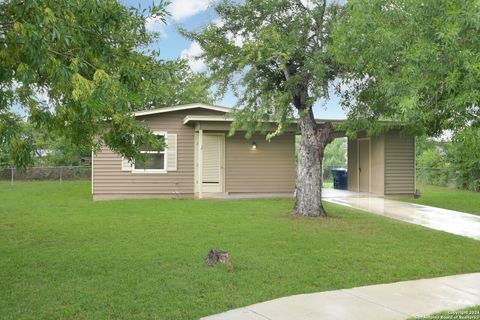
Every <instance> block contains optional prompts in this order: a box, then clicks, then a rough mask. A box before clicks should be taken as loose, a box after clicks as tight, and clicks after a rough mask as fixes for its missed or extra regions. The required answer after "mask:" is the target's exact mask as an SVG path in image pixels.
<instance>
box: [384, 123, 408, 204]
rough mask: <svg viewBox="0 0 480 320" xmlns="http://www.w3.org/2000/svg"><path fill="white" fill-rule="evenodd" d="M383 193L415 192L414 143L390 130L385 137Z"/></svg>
mask: <svg viewBox="0 0 480 320" xmlns="http://www.w3.org/2000/svg"><path fill="white" fill-rule="evenodd" d="M385 139H386V140H385V194H399V195H400V194H413V193H414V192H415V143H414V138H413V137H411V136H402V135H401V134H400V133H399V132H398V131H392V132H390V133H388V134H387V135H386V138H385Z"/></svg>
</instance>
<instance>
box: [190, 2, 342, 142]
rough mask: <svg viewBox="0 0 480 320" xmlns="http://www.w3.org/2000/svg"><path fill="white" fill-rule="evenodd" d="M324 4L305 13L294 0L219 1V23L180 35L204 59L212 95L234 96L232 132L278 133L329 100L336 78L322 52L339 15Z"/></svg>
mask: <svg viewBox="0 0 480 320" xmlns="http://www.w3.org/2000/svg"><path fill="white" fill-rule="evenodd" d="M339 8H340V7H339V6H337V5H335V4H329V5H326V7H324V6H323V1H316V4H315V5H312V6H309V7H305V6H304V5H303V4H302V2H301V1H289V0H247V1H244V2H241V3H237V2H233V1H221V2H219V3H218V4H217V5H216V6H215V10H216V12H217V14H218V16H219V19H218V20H219V21H216V22H213V23H210V24H209V25H207V26H205V27H203V28H202V30H201V31H199V32H189V31H187V30H184V29H182V30H181V32H182V33H183V34H184V35H185V36H187V37H188V38H190V39H191V40H194V41H197V42H198V43H199V44H200V45H201V47H202V48H203V49H204V50H205V55H204V58H205V60H206V63H207V65H208V67H209V70H210V71H211V78H212V79H213V81H214V82H215V84H216V85H217V86H218V89H219V92H221V93H222V92H225V91H226V88H231V89H232V90H233V91H234V92H235V93H236V96H237V98H238V103H237V108H236V109H237V110H236V117H235V122H234V124H233V127H232V128H233V130H235V128H240V127H243V128H247V129H248V132H247V135H251V134H252V133H253V132H254V131H256V130H260V131H262V130H265V129H266V124H265V121H277V122H278V123H279V124H278V127H277V130H275V131H274V133H273V135H279V134H281V133H282V132H283V131H284V129H285V128H286V127H287V123H288V122H289V119H291V118H292V117H293V116H294V114H295V112H297V111H298V110H300V109H302V110H303V109H311V107H312V106H313V104H314V103H315V101H317V100H318V99H320V98H328V86H329V83H330V82H331V81H333V80H334V79H335V75H336V74H337V72H338V69H337V67H336V65H335V64H334V63H333V59H332V58H331V57H330V56H329V51H328V50H327V47H328V45H329V43H330V42H331V40H330V26H331V24H330V22H331V21H334V20H335V19H336V18H337V17H338V16H339V15H340V14H341V10H340V9H339Z"/></svg>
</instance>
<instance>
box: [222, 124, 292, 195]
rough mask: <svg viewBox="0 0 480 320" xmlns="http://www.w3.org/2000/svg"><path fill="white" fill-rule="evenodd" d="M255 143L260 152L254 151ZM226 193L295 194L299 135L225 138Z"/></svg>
mask: <svg viewBox="0 0 480 320" xmlns="http://www.w3.org/2000/svg"><path fill="white" fill-rule="evenodd" d="M252 141H255V142H256V144H257V149H256V150H251V143H252ZM225 183H226V185H225V191H226V192H229V193H261V192H264V193H293V191H294V189H295V135H294V134H292V133H286V134H284V135H282V136H279V137H276V138H273V139H272V140H271V142H267V141H265V137H263V136H261V135H255V136H254V137H253V138H252V139H250V140H247V139H245V138H244V135H243V133H238V134H236V135H235V136H233V137H227V138H226V139H225Z"/></svg>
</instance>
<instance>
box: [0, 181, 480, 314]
mask: <svg viewBox="0 0 480 320" xmlns="http://www.w3.org/2000/svg"><path fill="white" fill-rule="evenodd" d="M325 206H326V208H327V210H328V211H329V213H330V215H331V217H330V218H328V219H314V218H299V217H294V216H292V215H291V214H290V208H291V207H292V202H291V200H238V201H222V200H215V201H214V200H125V201H111V202H95V203H94V202H92V201H91V195H90V184H89V183H87V182H64V183H63V184H59V183H58V182H31V183H28V182H24V183H20V182H19V183H17V184H16V185H14V186H13V187H11V186H9V185H8V183H0V256H1V259H0V270H1V271H0V310H1V318H2V319H33V318H35V319H72V318H75V319H195V318H199V317H201V316H206V315H209V314H214V313H218V312H222V311H226V310H228V309H231V308H236V307H240V306H245V305H249V304H252V303H256V302H260V301H264V300H269V299H273V298H277V297H281V296H286V295H291V294H298V293H305V292H316V291H325V290H334V289H340V288H350V287H355V286H362V285H368V284H376V283H387V282H393V281H400V280H407V279H417V278H428V277H438V276H444V275H450V274H460V273H468V272H478V271H480V242H478V241H475V240H472V239H468V238H464V237H460V236H455V235H451V234H447V233H444V232H439V231H434V230H429V229H425V228H423V227H420V226H416V225H410V224H406V223H402V222H397V221H395V220H391V219H386V218H383V217H380V216H376V215H373V214H368V213H364V212H361V211H354V210H352V209H349V208H347V207H340V206H334V205H330V204H325ZM212 247H218V248H222V249H226V250H228V251H229V252H230V254H231V257H232V260H233V264H234V269H233V271H228V270H227V268H226V267H225V266H224V265H220V266H217V267H208V266H206V264H205V263H204V257H205V255H206V254H207V252H208V250H209V249H210V248H212Z"/></svg>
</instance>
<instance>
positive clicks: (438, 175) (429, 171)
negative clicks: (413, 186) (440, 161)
mask: <svg viewBox="0 0 480 320" xmlns="http://www.w3.org/2000/svg"><path fill="white" fill-rule="evenodd" d="M417 183H420V184H430V185H435V186H441V187H452V188H454V187H457V173H456V172H455V170H453V169H451V168H424V167H418V168H417Z"/></svg>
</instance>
